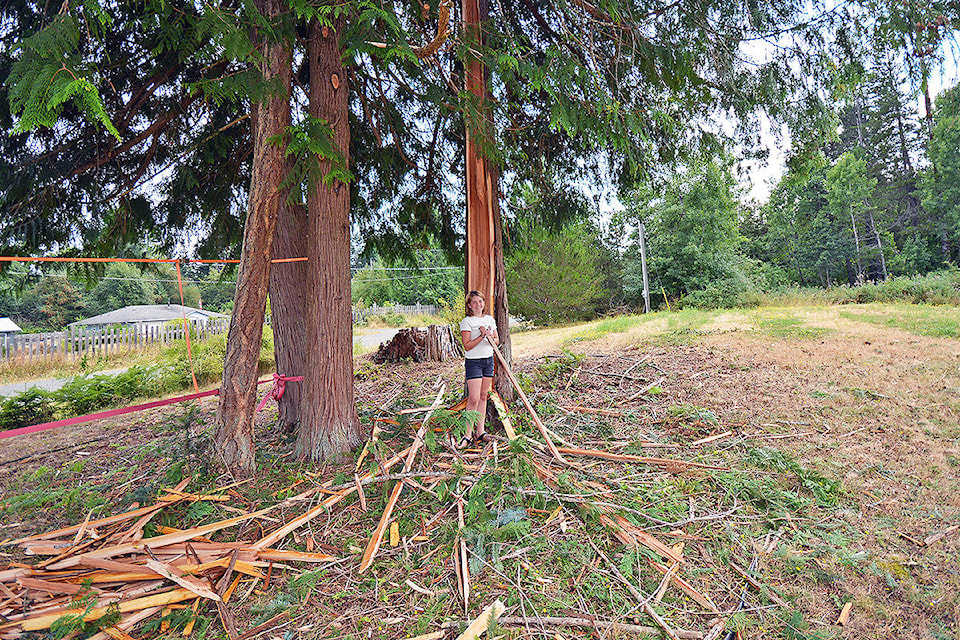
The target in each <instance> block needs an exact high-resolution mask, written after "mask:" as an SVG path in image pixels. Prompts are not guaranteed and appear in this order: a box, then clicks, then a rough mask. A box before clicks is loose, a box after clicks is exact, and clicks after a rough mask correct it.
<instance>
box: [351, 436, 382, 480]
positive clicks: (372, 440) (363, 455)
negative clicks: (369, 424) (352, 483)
mask: <svg viewBox="0 0 960 640" xmlns="http://www.w3.org/2000/svg"><path fill="white" fill-rule="evenodd" d="M381 431H383V429H381V428H380V425H379V424H377V423H374V424H373V432H372V433H371V434H370V439H369V440H367V441H366V442H365V443H364V444H363V449H362V450H361V451H360V455H359V456H357V466H356V467H354V469H353V471H354V475H356V473H357V472H358V471H360V465H362V464H363V459H364V458H366V457H367V454H368V453H369V452H370V447H371V446H373V445H374V444H376V442H377V438H378V437H379V436H380V432H381Z"/></svg>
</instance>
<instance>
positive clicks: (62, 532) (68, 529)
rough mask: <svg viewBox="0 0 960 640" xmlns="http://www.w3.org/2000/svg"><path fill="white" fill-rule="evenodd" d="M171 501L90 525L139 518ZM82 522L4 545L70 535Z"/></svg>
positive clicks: (102, 519) (94, 526)
mask: <svg viewBox="0 0 960 640" xmlns="http://www.w3.org/2000/svg"><path fill="white" fill-rule="evenodd" d="M169 505H170V503H166V504H153V505H150V506H149V507H141V508H140V509H134V510H133V511H127V512H125V513H120V514H117V515H115V516H110V517H108V518H101V519H100V520H93V521H91V522H88V523H87V526H88V527H92V528H94V529H96V528H98V527H103V526H106V525H108V524H114V523H116V522H123V521H124V520H132V519H133V518H139V517H141V516H143V515H146V514H148V513H151V512H153V511H159V510H160V509H163V508H164V507H167V506H169ZM82 526H83V525H82V524H75V525H72V526H69V527H64V528H63V529H57V530H56V531H47V532H46V533H38V534H35V535H32V536H26V537H24V538H18V539H16V540H11V541H10V542H7V543H5V544H4V545H2V546H9V545H15V544H23V543H24V542H30V541H32V540H50V539H53V538H61V537H63V536H68V535H70V534H72V533H76V532H77V531H79V530H80V528H81V527H82Z"/></svg>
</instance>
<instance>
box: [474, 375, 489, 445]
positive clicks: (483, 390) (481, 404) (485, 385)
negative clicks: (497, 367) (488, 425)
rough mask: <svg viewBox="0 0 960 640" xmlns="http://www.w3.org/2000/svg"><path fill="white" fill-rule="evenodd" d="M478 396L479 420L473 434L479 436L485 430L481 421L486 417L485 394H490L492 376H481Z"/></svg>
mask: <svg viewBox="0 0 960 640" xmlns="http://www.w3.org/2000/svg"><path fill="white" fill-rule="evenodd" d="M481 380H482V381H483V382H482V383H481V384H480V398H479V401H478V402H477V411H479V412H480V421H479V422H478V423H477V429H476V431H474V435H475V436H476V437H477V438H479V437H481V436H483V435H484V434H485V433H486V432H487V431H486V429H484V428H483V423H484V421H485V420H486V419H487V396H488V395H490V387H491V386H492V385H493V378H481Z"/></svg>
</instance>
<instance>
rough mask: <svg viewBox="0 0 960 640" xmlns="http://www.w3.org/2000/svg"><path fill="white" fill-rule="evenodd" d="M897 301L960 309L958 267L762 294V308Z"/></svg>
mask: <svg viewBox="0 0 960 640" xmlns="http://www.w3.org/2000/svg"><path fill="white" fill-rule="evenodd" d="M867 302H900V303H907V304H931V305H953V306H960V268H957V267H951V268H949V269H944V270H942V271H934V272H931V273H928V274H926V275H922V276H898V277H896V278H888V279H887V280H884V281H882V282H876V283H867V284H862V285H857V286H849V285H838V286H834V287H830V288H828V289H821V288H814V287H803V288H801V287H792V288H784V289H778V290H774V291H770V292H767V293H764V294H763V296H762V304H763V306H790V305H836V304H862V303H867Z"/></svg>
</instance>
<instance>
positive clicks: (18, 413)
mask: <svg viewBox="0 0 960 640" xmlns="http://www.w3.org/2000/svg"><path fill="white" fill-rule="evenodd" d="M55 417H56V405H55V403H54V400H53V398H52V397H51V394H50V392H49V391H44V390H42V389H37V388H32V389H28V390H27V391H24V392H23V393H21V394H19V395H16V396H13V397H12V398H7V399H6V400H4V401H3V403H2V404H0V431H7V430H8V429H19V428H20V427H29V426H31V425H34V424H41V423H44V422H50V421H52V420H53V419H54V418H55Z"/></svg>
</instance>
